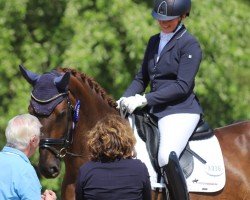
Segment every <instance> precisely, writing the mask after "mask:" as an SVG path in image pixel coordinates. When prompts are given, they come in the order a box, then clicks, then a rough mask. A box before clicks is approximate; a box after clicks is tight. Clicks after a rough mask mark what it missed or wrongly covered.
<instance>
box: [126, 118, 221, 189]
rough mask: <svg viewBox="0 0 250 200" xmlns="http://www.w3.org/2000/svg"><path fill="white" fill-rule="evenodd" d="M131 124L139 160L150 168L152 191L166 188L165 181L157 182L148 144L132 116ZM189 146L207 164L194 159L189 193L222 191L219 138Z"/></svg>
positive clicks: (190, 143)
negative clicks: (140, 135)
mask: <svg viewBox="0 0 250 200" xmlns="http://www.w3.org/2000/svg"><path fill="white" fill-rule="evenodd" d="M129 122H130V125H131V127H132V128H133V130H134V134H135V137H136V140H137V142H136V145H135V149H136V152H137V158H138V159H140V160H141V161H142V162H144V163H145V164H146V166H147V168H148V172H149V176H150V182H151V187H152V189H155V188H164V187H165V184H164V183H163V179H161V180H160V183H159V182H157V173H156V172H155V170H154V168H153V166H152V164H151V161H150V158H149V156H148V153H147V149H146V144H145V143H144V142H143V141H142V139H141V138H140V137H139V136H138V133H137V130H136V127H135V126H134V123H133V119H132V117H131V116H129ZM189 145H190V148H191V149H192V150H193V151H194V152H195V153H197V154H198V155H199V156H200V157H202V158H203V159H204V160H206V162H207V163H206V164H202V163H201V162H200V161H199V160H197V159H196V158H195V157H194V170H193V172H192V174H191V175H190V176H189V177H188V179H187V186H188V190H189V192H216V191H219V190H221V189H222V188H223V187H224V186H225V182H226V176H225V167H224V162H223V156H222V152H221V148H220V145H219V142H218V140H217V138H216V137H215V136H213V137H211V138H209V139H207V140H200V141H191V142H189Z"/></svg>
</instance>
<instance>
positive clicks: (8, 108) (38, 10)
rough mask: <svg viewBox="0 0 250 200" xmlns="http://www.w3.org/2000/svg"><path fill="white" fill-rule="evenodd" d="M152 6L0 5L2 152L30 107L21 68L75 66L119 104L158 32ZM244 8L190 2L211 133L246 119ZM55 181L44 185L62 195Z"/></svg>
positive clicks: (243, 1)
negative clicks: (13, 121) (13, 122)
mask: <svg viewBox="0 0 250 200" xmlns="http://www.w3.org/2000/svg"><path fill="white" fill-rule="evenodd" d="M152 2H153V1H152V0H147V1H138V0H123V1H118V0H108V1H107V0H93V1H86V0H72V1H67V0H53V1H51V0H11V1H4V0H0V35H1V36H0V83H1V87H0V113H1V115H0V131H1V134H0V146H1V147H2V146H3V145H4V144H5V139H4V134H3V133H4V129H5V127H6V123H7V121H8V120H9V119H10V118H12V117H13V116H14V115H16V114H19V113H24V112H27V107H28V104H29V99H30V95H29V94H30V90H31V88H30V86H29V85H28V84H27V83H26V81H25V80H24V79H23V78H22V76H21V74H20V72H19V69H18V65H19V64H20V63H23V64H24V65H25V66H26V67H27V68H28V69H29V70H32V71H34V72H36V73H43V72H45V71H50V70H51V69H53V68H55V67H58V66H63V67H71V68H75V69H77V70H79V71H82V72H84V73H86V74H88V75H89V76H91V77H94V78H95V79H96V81H97V82H99V83H100V85H101V86H102V87H104V88H105V89H106V90H107V92H108V93H109V94H110V95H112V96H113V97H114V98H116V99H118V98H119V97H120V96H121V95H122V93H123V92H124V90H125V89H126V87H127V86H128V85H129V83H130V82H131V80H132V79H133V77H134V75H135V73H136V72H137V71H138V69H139V68H140V64H141V61H142V58H143V54H144V50H145V47H146V44H147V41H148V39H149V37H150V36H151V35H153V34H156V33H158V32H159V28H158V26H157V23H156V22H155V21H154V19H153V18H152V17H151V15H150V13H151V9H152ZM249 9H250V4H249V1H247V0H238V1H233V0H228V1H226V2H225V1H215V0H210V1H198V0H193V1H192V10H191V15H190V18H187V19H186V20H185V24H186V26H187V28H188V30H189V31H190V32H191V33H193V35H195V36H196V37H197V39H198V40H199V41H200V43H201V46H202V49H203V61H202V64H201V68H200V71H199V73H198V77H197V80H196V92H197V94H198V97H199V99H200V102H201V104H202V106H203V108H204V111H205V116H206V119H207V121H208V122H209V123H210V124H211V125H212V126H213V127H218V126H222V125H225V124H229V123H231V122H233V121H237V120H241V119H250V108H249V102H250V93H249V91H250V84H249V76H250V68H249V66H250V58H249V55H250V42H249V38H248V36H249V35H250V26H249V22H248V19H249V18H250V13H249ZM37 157H38V155H36V156H35V157H33V162H34V163H37ZM60 181H61V177H60V178H58V179H56V180H53V181H51V180H49V181H48V180H42V183H43V185H44V187H45V188H47V187H50V188H52V189H54V190H56V191H57V192H60V189H59V188H60Z"/></svg>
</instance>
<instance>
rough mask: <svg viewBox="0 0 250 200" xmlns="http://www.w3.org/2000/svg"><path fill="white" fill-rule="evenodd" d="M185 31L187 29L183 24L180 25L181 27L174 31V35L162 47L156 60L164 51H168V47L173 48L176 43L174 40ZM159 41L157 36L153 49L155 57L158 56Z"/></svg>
mask: <svg viewBox="0 0 250 200" xmlns="http://www.w3.org/2000/svg"><path fill="white" fill-rule="evenodd" d="M186 31H187V29H186V27H185V26H184V25H182V27H181V28H180V29H179V30H178V31H177V32H176V33H175V35H174V36H173V37H172V38H171V39H170V41H169V42H168V43H167V45H165V47H164V48H163V49H162V51H161V54H160V57H159V59H158V62H159V60H160V59H161V57H162V55H163V54H164V53H166V52H167V51H169V50H170V49H172V48H173V46H174V45H175V44H176V41H177V40H178V39H179V38H181V37H182V36H183V35H184V34H185V33H186ZM159 42H160V37H158V40H157V41H156V43H157V45H156V47H157V48H156V49H155V55H156V56H155V58H157V56H158V55H157V54H158V47H159ZM155 61H156V60H155Z"/></svg>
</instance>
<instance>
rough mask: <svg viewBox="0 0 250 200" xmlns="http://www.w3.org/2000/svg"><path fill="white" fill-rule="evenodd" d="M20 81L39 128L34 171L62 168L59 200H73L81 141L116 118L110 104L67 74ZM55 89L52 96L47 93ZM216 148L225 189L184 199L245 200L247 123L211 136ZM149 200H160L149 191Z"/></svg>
mask: <svg viewBox="0 0 250 200" xmlns="http://www.w3.org/2000/svg"><path fill="white" fill-rule="evenodd" d="M20 70H21V72H22V74H23V76H24V77H25V79H26V80H27V81H28V82H29V83H30V84H31V85H32V86H33V91H32V94H31V101H30V105H29V112H30V113H31V114H33V115H35V116H37V117H38V118H39V120H40V122H41V123H42V125H43V127H42V132H43V133H44V135H43V136H42V138H41V141H40V149H39V152H40V158H39V169H40V172H41V174H42V175H43V176H45V177H46V178H55V177H57V176H58V174H59V173H60V161H61V160H63V161H64V162H65V168H66V169H65V174H64V179H63V183H62V187H61V197H62V199H63V200H72V199H75V198H74V189H75V181H76V177H77V173H78V169H79V167H80V166H81V165H82V164H84V163H85V162H87V161H88V150H87V148H86V135H87V133H88V131H89V130H90V129H91V128H92V127H93V126H94V125H95V124H96V122H97V121H98V120H100V119H101V118H103V117H104V116H107V115H110V114H117V115H119V112H118V110H116V108H115V107H116V103H115V101H114V100H113V99H112V98H110V97H109V96H108V95H107V94H106V93H105V91H104V90H103V89H102V88H101V87H100V85H99V84H98V83H96V82H95V81H94V80H93V79H91V78H90V77H88V76H86V75H85V74H83V73H79V72H77V71H76V70H72V69H66V68H64V69H57V70H56V71H55V72H53V73H52V72H50V73H45V74H43V75H37V74H35V73H33V72H30V71H28V70H26V69H25V68H23V67H22V66H20ZM51 87H55V88H56V90H53V89H51ZM214 132H215V135H216V136H217V138H218V140H219V143H220V145H221V148H222V152H223V157H224V163H225V169H226V185H225V187H224V188H223V189H222V190H221V191H219V192H216V193H190V199H191V200H199V199H202V200H208V199H213V200H216V199H217V200H221V199H227V200H237V199H245V200H246V199H250V191H249V190H250V154H249V152H250V121H244V122H239V123H235V124H231V125H228V126H225V127H222V128H216V129H215V130H214ZM152 196H153V199H158V200H159V199H165V197H164V196H165V195H163V193H157V192H154V191H152Z"/></svg>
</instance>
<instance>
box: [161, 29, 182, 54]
mask: <svg viewBox="0 0 250 200" xmlns="http://www.w3.org/2000/svg"><path fill="white" fill-rule="evenodd" d="M181 27H182V24H180V25H179V26H178V27H177V29H176V30H175V32H173V33H164V32H162V31H161V33H160V43H159V48H158V56H159V55H160V54H161V51H162V49H163V48H164V46H165V45H166V44H167V43H168V42H169V41H170V40H171V38H172V37H173V36H174V34H175V33H176V32H177V31H178V30H180V28H181Z"/></svg>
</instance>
